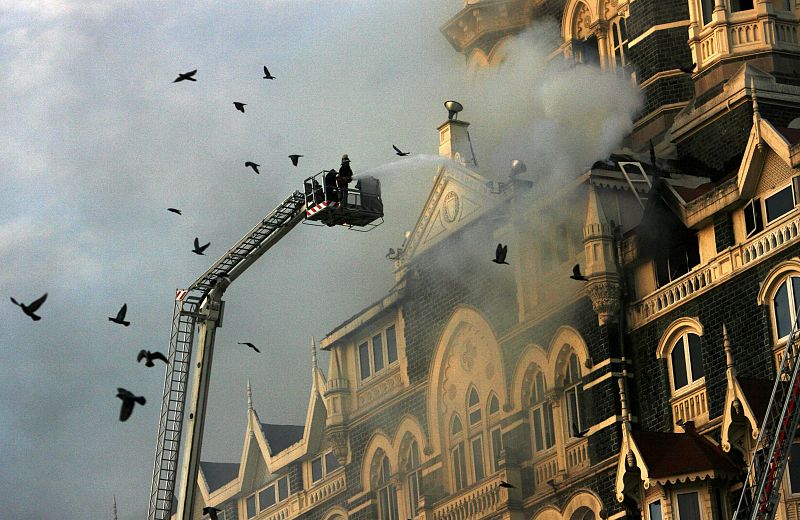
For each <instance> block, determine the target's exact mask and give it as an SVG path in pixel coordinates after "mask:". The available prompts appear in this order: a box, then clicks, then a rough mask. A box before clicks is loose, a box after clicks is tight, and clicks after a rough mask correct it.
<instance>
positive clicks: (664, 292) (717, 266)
mask: <svg viewBox="0 0 800 520" xmlns="http://www.w3.org/2000/svg"><path fill="white" fill-rule="evenodd" d="M798 230H800V214H797V213H795V212H792V213H790V214H788V215H786V216H785V217H784V218H783V219H781V220H778V221H777V222H776V223H775V224H774V225H772V226H770V227H769V228H767V229H765V230H764V231H762V232H761V233H759V234H758V235H755V236H754V237H752V238H750V240H748V241H747V242H744V243H742V244H739V245H736V246H732V247H730V248H728V249H726V250H725V251H723V252H722V253H719V254H718V255H717V256H716V257H714V258H713V259H711V260H710V261H709V262H708V263H706V264H704V265H699V266H697V267H695V268H694V269H693V270H691V271H689V272H688V273H686V274H685V275H683V276H681V277H680V278H678V279H676V280H673V281H672V282H670V283H669V284H667V285H665V286H663V287H661V288H659V289H657V290H656V291H654V292H652V293H650V294H649V295H647V296H645V297H644V298H642V299H640V300H639V301H636V302H634V303H632V304H631V305H630V306H629V307H628V324H629V326H630V328H631V329H636V328H639V327H641V326H642V325H644V324H646V323H649V322H650V321H652V320H654V319H656V318H658V317H659V316H662V315H663V314H666V313H667V312H669V311H671V310H673V309H675V308H677V307H678V306H679V305H681V304H683V303H684V302H686V301H688V300H690V299H692V298H694V297H696V296H698V295H700V294H703V293H705V292H706V291H708V290H709V289H711V288H712V287H714V286H716V285H717V284H719V283H721V282H723V281H725V280H727V279H728V278H730V277H732V276H735V275H736V274H738V273H739V272H741V271H743V270H745V269H748V268H750V267H751V266H753V265H755V264H756V263H758V262H759V261H760V260H763V259H764V258H767V257H769V256H771V255H773V254H774V253H776V252H778V251H781V250H783V249H786V248H787V247H789V246H790V245H792V244H796V243H797V242H798V236H799V235H798Z"/></svg>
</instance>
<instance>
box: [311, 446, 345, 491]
mask: <svg viewBox="0 0 800 520" xmlns="http://www.w3.org/2000/svg"><path fill="white" fill-rule="evenodd" d="M338 468H339V461H338V460H337V459H336V456H334V454H333V451H329V452H328V453H326V454H325V455H320V456H319V457H317V458H315V459H312V460H311V483H312V484H315V483H317V482H319V481H320V480H322V479H323V478H325V477H326V476H328V474H329V473H331V472H332V471H334V470H336V469H338Z"/></svg>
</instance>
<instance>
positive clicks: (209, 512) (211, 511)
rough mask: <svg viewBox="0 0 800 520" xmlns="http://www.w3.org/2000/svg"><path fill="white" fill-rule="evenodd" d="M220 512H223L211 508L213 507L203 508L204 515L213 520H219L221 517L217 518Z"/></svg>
mask: <svg viewBox="0 0 800 520" xmlns="http://www.w3.org/2000/svg"><path fill="white" fill-rule="evenodd" d="M220 511H222V509H217V508H216V507H211V506H208V507H204V508H203V514H204V515H208V516H209V517H210V518H211V520H219V517H217V513H219V512H220Z"/></svg>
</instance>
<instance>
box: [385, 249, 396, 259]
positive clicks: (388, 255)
mask: <svg viewBox="0 0 800 520" xmlns="http://www.w3.org/2000/svg"><path fill="white" fill-rule="evenodd" d="M396 256H397V251H395V250H394V248H393V247H390V248H389V252H388V253H386V258H394V257H396Z"/></svg>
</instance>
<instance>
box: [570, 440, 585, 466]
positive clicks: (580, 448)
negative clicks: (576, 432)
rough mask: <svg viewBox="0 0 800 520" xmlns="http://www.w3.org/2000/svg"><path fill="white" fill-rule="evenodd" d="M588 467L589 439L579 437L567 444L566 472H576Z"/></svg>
mask: <svg viewBox="0 0 800 520" xmlns="http://www.w3.org/2000/svg"><path fill="white" fill-rule="evenodd" d="M588 467H589V439H585V438H584V439H580V440H578V441H577V442H575V443H574V444H571V445H568V446H567V472H568V473H573V472H578V471H580V470H582V469H584V468H588Z"/></svg>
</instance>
